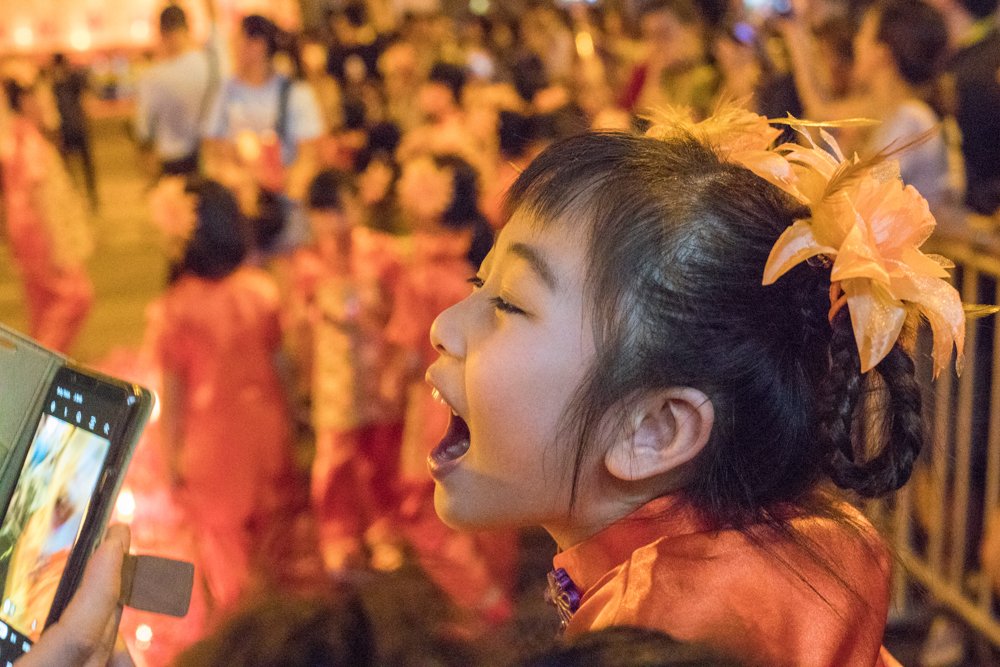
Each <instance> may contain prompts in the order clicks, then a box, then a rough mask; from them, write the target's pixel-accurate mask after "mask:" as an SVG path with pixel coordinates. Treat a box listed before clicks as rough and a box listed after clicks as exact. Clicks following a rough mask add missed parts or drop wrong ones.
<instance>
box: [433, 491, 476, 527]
mask: <svg viewBox="0 0 1000 667" xmlns="http://www.w3.org/2000/svg"><path fill="white" fill-rule="evenodd" d="M457 500H458V499H457V498H455V497H454V495H452V494H450V493H448V491H447V489H445V488H444V485H442V484H441V483H440V482H438V483H437V484H435V485H434V511H435V512H437V515H438V518H439V519H441V521H443V522H444V523H445V525H447V526H448V527H449V528H454V529H455V530H478V529H480V528H482V527H483V526H481V525H480V523H479V522H477V521H476V517H475V513H474V512H472V513H471V514H472V515H473V516H470V512H469V510H470V509H471V508H470V507H469V505H468V504H462V503H459V502H457Z"/></svg>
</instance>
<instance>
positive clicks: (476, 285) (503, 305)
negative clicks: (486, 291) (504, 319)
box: [466, 275, 527, 315]
mask: <svg viewBox="0 0 1000 667" xmlns="http://www.w3.org/2000/svg"><path fill="white" fill-rule="evenodd" d="M466 282H468V283H469V284H470V285H472V291H473V292H475V291H477V290H479V289H482V287H483V285H484V284H485V282H486V281H484V280H483V279H482V278H480V277H479V276H478V275H476V276H472V277H471V278H469V279H468V280H467V281H466ZM490 303H491V304H492V305H493V307H494V308H496V309H497V310H499V311H501V312H504V313H510V314H513V315H525V314H527V313H525V311H524V310H522V309H521V308H518V307H517V306H515V305H514V304H512V303H511V302H510V301H508V300H507V299H504V298H503V297H500V296H494V297H491V298H490Z"/></svg>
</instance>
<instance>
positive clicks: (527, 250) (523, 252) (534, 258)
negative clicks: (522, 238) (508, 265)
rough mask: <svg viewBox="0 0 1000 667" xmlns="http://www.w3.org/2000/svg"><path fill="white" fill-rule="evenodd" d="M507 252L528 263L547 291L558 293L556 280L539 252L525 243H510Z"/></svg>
mask: <svg viewBox="0 0 1000 667" xmlns="http://www.w3.org/2000/svg"><path fill="white" fill-rule="evenodd" d="M509 250H510V252H511V253H513V254H515V255H517V256H518V257H520V258H522V259H524V260H525V261H526V262H528V264H530V265H531V268H532V269H534V270H535V273H537V274H538V277H539V278H541V279H542V282H544V283H545V284H546V285H548V287H549V289H551V290H552V291H553V292H557V291H559V281H558V280H556V274H555V272H554V271H553V270H552V269H551V267H550V266H549V263H548V262H546V261H545V257H544V256H543V255H542V253H541V252H540V251H538V250H537V249H535V248H533V247H532V246H530V245H528V244H526V243H512V244H511V245H510V248H509Z"/></svg>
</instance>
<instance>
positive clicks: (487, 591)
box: [386, 156, 517, 627]
mask: <svg viewBox="0 0 1000 667" xmlns="http://www.w3.org/2000/svg"><path fill="white" fill-rule="evenodd" d="M456 169H461V165H460V164H458V163H456V161H455V159H454V158H451V157H449V158H440V157H428V156H421V157H416V158H413V159H411V160H410V161H409V162H407V163H406V164H405V165H404V168H403V175H402V178H401V181H400V185H399V196H400V206H401V208H402V209H403V211H404V212H405V214H406V215H407V216H408V217H409V219H410V220H411V222H412V224H413V226H414V233H413V235H412V239H411V240H412V247H411V249H410V257H409V263H408V264H407V265H406V270H405V271H404V274H403V276H402V277H401V279H400V281H399V286H398V289H397V291H396V295H395V298H394V300H393V312H392V316H391V318H390V320H389V324H388V328H387V330H386V337H387V339H388V340H389V342H390V343H392V344H393V345H394V346H395V349H396V351H397V355H396V358H395V363H394V366H395V373H394V374H393V373H390V375H389V383H390V385H389V386H388V387H387V390H386V393H392V391H393V390H396V389H397V388H403V389H404V390H405V391H406V418H405V429H404V435H403V451H402V457H401V463H400V479H401V485H402V489H403V504H402V507H401V525H402V533H403V536H404V537H405V539H406V541H407V542H408V543H409V544H410V546H411V547H412V548H413V549H414V551H415V552H416V554H417V559H418V561H419V563H420V565H421V567H423V568H424V569H425V570H426V571H427V573H428V575H429V576H430V577H431V579H433V580H434V582H435V583H437V584H438V585H439V586H440V587H441V588H442V589H444V591H445V592H446V593H447V594H448V595H449V596H450V597H451V599H452V600H453V601H454V602H455V603H456V605H457V606H458V607H459V608H460V609H462V610H464V611H465V612H467V613H468V614H469V617H470V621H473V622H476V621H479V622H482V623H485V624H487V625H488V624H490V623H494V622H498V621H502V620H505V619H506V618H507V617H508V616H509V615H510V613H511V607H510V600H509V594H508V591H507V590H505V587H504V584H505V583H506V582H508V581H509V580H510V577H509V576H507V573H505V572H503V571H502V570H503V569H504V566H503V564H506V567H509V565H510V564H511V563H513V562H514V560H515V558H514V556H513V554H514V553H516V547H517V544H516V533H513V532H505V533H503V534H502V535H500V534H498V535H495V536H490V548H491V551H490V552H487V551H485V550H484V549H483V545H482V544H481V543H480V539H479V537H478V536H477V535H475V534H473V533H462V532H458V531H454V530H452V529H450V528H448V527H447V526H445V525H444V524H443V523H442V522H441V520H440V519H438V517H437V516H436V515H435V514H434V507H433V493H434V491H433V483H432V481H431V478H430V476H429V475H428V473H427V463H426V461H427V455H428V454H429V453H430V451H431V450H432V449H433V448H434V446H435V445H436V444H437V443H438V442H439V441H440V440H441V437H442V434H444V433H445V431H447V429H448V419H449V416H450V411H449V410H448V408H447V407H446V406H445V405H443V404H442V403H441V402H440V401H438V400H436V399H435V398H434V397H432V396H431V395H430V394H429V393H428V391H427V387H426V385H425V384H424V381H423V377H424V372H425V371H426V369H427V367H428V366H429V365H430V363H431V362H432V361H433V360H434V359H435V358H436V357H437V353H436V351H435V350H434V348H433V347H432V346H431V344H430V341H429V338H428V333H429V331H430V326H431V323H432V322H433V321H434V318H435V317H436V314H437V313H439V312H441V310H443V309H445V308H448V307H450V306H451V305H453V304H455V303H457V302H458V301H460V300H462V299H463V298H464V297H465V296H467V295H468V293H469V285H468V281H469V278H470V276H472V275H473V274H474V271H475V265H474V263H473V262H471V261H470V257H469V255H470V249H472V248H473V247H474V246H473V238H474V237H473V230H472V229H469V228H462V227H461V226H459V225H457V224H456V225H454V226H451V224H449V223H446V222H445V221H446V220H448V219H449V217H450V216H449V215H448V213H449V211H450V210H451V209H452V208H453V207H454V203H455V198H456V189H455V182H456V180H455V178H456ZM472 197H473V200H475V194H474V193H473V195H472ZM456 222H457V221H456ZM396 378H398V379H396ZM487 553H488V554H489V555H487ZM484 627H485V626H484Z"/></svg>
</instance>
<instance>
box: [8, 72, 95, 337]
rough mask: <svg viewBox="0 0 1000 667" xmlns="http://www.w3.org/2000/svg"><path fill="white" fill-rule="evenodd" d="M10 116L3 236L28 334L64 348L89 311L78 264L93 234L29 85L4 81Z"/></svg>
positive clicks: (88, 292)
mask: <svg viewBox="0 0 1000 667" xmlns="http://www.w3.org/2000/svg"><path fill="white" fill-rule="evenodd" d="M4 88H5V91H6V96H7V102H8V104H9V105H10V110H11V112H12V113H11V117H10V121H9V126H8V128H7V132H6V136H5V137H4V140H3V142H2V145H0V165H2V167H3V193H4V197H3V199H4V205H5V208H6V217H7V237H8V238H9V240H10V248H11V254H12V255H13V257H14V261H15V262H16V263H17V266H18V270H19V272H20V274H21V279H22V281H23V282H24V291H25V302H26V304H27V309H28V333H29V334H30V335H31V337H32V338H35V339H36V340H38V342H40V343H41V344H42V345H45V346H46V347H50V348H52V349H56V350H60V351H62V352H66V351H68V349H69V347H70V345H71V344H72V342H73V340H74V339H75V338H76V335H77V334H78V333H79V332H80V329H81V328H82V327H83V322H84V320H85V319H86V317H87V313H88V312H90V306H91V303H92V302H93V297H94V292H93V287H92V285H91V282H90V278H89V277H88V276H87V269H86V261H87V259H88V257H90V254H91V251H92V250H93V247H94V244H93V238H92V237H91V231H90V228H89V225H88V221H87V219H86V215H87V214H86V211H87V207H86V206H85V205H84V203H83V200H82V199H81V197H80V196H79V194H78V193H77V192H76V190H75V189H74V187H73V183H72V180H71V179H70V177H69V174H68V173H67V172H66V167H65V163H64V162H63V160H62V158H61V157H60V156H59V152H58V151H57V150H56V147H55V146H54V145H53V144H52V143H51V142H50V141H49V140H48V139H47V138H46V137H45V135H44V134H43V132H44V129H45V123H44V115H45V113H44V109H43V105H42V100H41V98H40V96H39V94H38V92H37V84H36V83H35V82H32V83H25V82H18V81H14V80H13V79H8V80H6V81H5V82H4Z"/></svg>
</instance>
